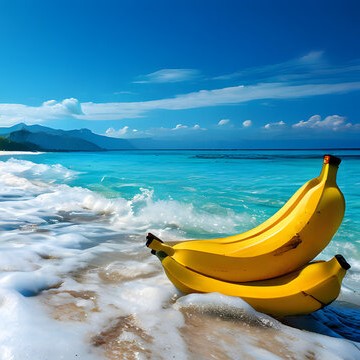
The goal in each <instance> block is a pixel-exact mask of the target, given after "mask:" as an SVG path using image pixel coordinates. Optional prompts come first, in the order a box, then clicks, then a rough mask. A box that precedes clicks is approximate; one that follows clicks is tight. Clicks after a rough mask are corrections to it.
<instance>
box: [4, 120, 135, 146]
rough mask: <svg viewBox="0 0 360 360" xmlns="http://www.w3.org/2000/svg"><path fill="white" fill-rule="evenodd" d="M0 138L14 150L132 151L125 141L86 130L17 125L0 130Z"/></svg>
mask: <svg viewBox="0 0 360 360" xmlns="http://www.w3.org/2000/svg"><path fill="white" fill-rule="evenodd" d="M0 136H1V137H2V138H5V139H7V141H8V143H7V146H10V145H9V144H10V143H12V145H11V147H13V148H14V150H23V149H16V146H18V147H21V146H25V147H27V148H29V149H32V150H42V151H105V150H128V149H134V145H133V144H131V143H130V142H129V141H127V140H125V139H116V138H110V137H107V136H102V135H97V134H94V133H93V132H91V131H90V130H88V129H81V130H70V131H66V130H56V129H52V128H49V127H46V126H41V125H26V124H23V123H21V124H17V125H14V126H12V127H9V128H0ZM4 144H5V143H4ZM0 145H1V143H0Z"/></svg>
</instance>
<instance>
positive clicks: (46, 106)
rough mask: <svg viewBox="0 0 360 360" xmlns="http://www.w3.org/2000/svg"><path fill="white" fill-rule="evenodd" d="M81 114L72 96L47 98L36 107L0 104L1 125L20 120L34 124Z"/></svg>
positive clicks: (11, 123) (76, 101) (78, 105)
mask: <svg viewBox="0 0 360 360" xmlns="http://www.w3.org/2000/svg"><path fill="white" fill-rule="evenodd" d="M81 115H83V112H82V109H81V104H80V103H79V101H78V100H77V99H74V98H69V99H64V100H63V101H61V102H57V101H56V100H48V101H45V102H44V103H42V105H41V106H37V107H36V106H27V105H23V104H0V120H1V125H13V124H16V123H17V122H22V121H24V122H26V123H28V124H34V123H39V122H42V121H46V120H52V119H62V118H64V117H77V116H81Z"/></svg>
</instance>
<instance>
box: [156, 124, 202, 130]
mask: <svg viewBox="0 0 360 360" xmlns="http://www.w3.org/2000/svg"><path fill="white" fill-rule="evenodd" d="M162 130H163V131H167V130H168V129H166V128H162ZM171 130H172V131H174V130H189V131H190V130H206V129H204V128H202V127H201V126H200V125H199V124H195V125H194V126H191V127H190V126H188V125H183V124H177V125H176V126H175V127H174V128H172V129H171Z"/></svg>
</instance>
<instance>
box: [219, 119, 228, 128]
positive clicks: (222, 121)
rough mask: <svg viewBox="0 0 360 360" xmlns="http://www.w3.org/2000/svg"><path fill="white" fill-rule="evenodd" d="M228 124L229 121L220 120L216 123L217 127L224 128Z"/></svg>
mask: <svg viewBox="0 0 360 360" xmlns="http://www.w3.org/2000/svg"><path fill="white" fill-rule="evenodd" d="M229 123H230V119H221V120H220V121H219V122H218V125H219V126H224V125H227V124H229Z"/></svg>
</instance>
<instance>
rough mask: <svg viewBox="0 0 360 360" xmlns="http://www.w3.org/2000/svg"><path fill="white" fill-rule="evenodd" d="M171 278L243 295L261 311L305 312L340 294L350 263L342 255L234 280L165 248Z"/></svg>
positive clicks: (189, 287)
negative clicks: (269, 275) (188, 263)
mask: <svg viewBox="0 0 360 360" xmlns="http://www.w3.org/2000/svg"><path fill="white" fill-rule="evenodd" d="M156 255H157V256H158V257H159V259H160V260H161V264H162V266H163V268H164V271H165V273H166V275H167V277H168V278H169V280H170V281H171V282H172V283H173V284H174V286H175V287H176V288H177V289H178V290H180V291H181V292H182V293H185V294H189V293H210V292H219V293H221V294H224V295H228V296H236V297H240V298H242V299H243V300H244V301H246V302H247V303H248V304H250V305H251V306H252V307H253V308H254V309H256V310H257V311H260V312H263V313H266V314H269V315H273V316H287V315H302V314H309V313H311V312H313V311H316V310H318V309H321V308H323V307H324V306H326V305H328V304H330V303H331V302H333V301H334V300H335V299H336V298H337V297H338V295H339V293H340V289H341V282H342V279H343V278H344V276H345V274H346V271H347V270H348V269H349V268H350V265H349V264H348V263H347V262H346V260H345V259H344V258H343V256H342V255H336V256H335V257H333V258H332V259H331V260H329V261H317V262H313V263H310V264H307V265H306V266H304V267H303V268H301V269H300V270H297V271H295V272H292V273H289V274H287V275H284V276H281V277H277V278H274V279H269V280H263V281H254V282H247V283H231V282H225V281H221V280H217V279H214V278H211V277H207V276H205V275H201V274H199V273H197V272H195V271H193V270H191V269H189V268H187V267H185V266H183V265H181V264H179V263H178V262H177V261H176V260H174V258H173V257H171V256H167V255H166V254H165V253H164V252H162V251H160V252H157V253H156Z"/></svg>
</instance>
